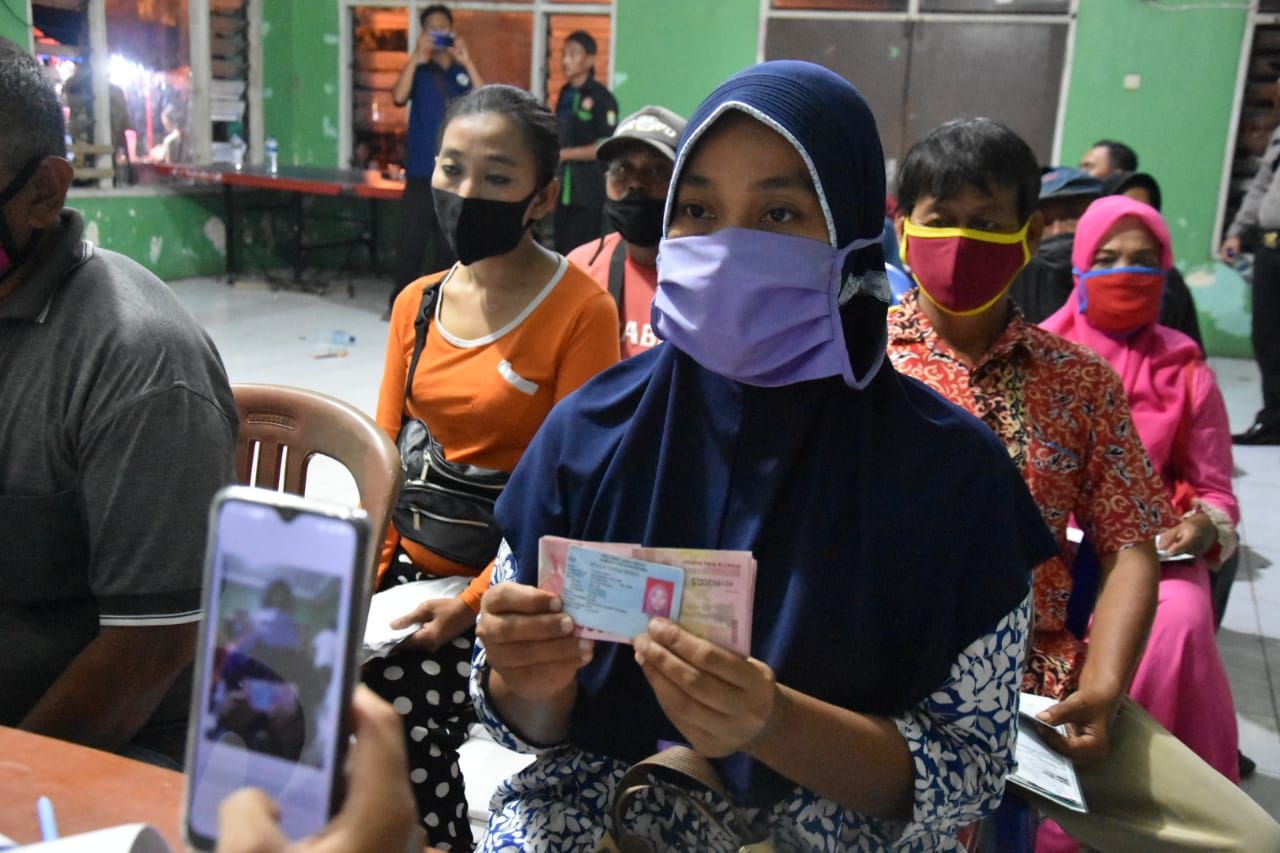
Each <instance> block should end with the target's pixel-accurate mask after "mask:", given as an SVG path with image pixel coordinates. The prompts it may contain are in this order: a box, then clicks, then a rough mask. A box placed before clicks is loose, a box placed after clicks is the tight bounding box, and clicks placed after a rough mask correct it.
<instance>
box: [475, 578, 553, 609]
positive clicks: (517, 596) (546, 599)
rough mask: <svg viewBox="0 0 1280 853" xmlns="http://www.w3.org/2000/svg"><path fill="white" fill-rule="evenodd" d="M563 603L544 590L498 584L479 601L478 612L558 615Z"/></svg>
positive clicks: (518, 585)
mask: <svg viewBox="0 0 1280 853" xmlns="http://www.w3.org/2000/svg"><path fill="white" fill-rule="evenodd" d="M563 609H564V603H563V602H562V601H561V600H560V597H559V596H556V595H552V594H551V593H549V592H547V591H546V590H544V589H538V588H537V587H533V586H528V585H526V584H521V583H500V584H498V585H496V586H494V587H491V588H490V589H489V591H488V592H486V593H485V594H484V598H482V599H481V600H480V610H481V612H482V613H485V614H486V615H487V614H489V613H526V614H536V613H559V612H560V611H561V610H563Z"/></svg>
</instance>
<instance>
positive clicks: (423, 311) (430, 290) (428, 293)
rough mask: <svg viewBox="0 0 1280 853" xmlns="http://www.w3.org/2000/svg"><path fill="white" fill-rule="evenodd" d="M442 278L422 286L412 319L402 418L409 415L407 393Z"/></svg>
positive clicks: (437, 297)
mask: <svg viewBox="0 0 1280 853" xmlns="http://www.w3.org/2000/svg"><path fill="white" fill-rule="evenodd" d="M442 284H444V280H443V279H442V280H441V281H439V282H437V283H435V284H433V285H431V286H430V287H427V288H423V291H422V303H421V304H420V305H419V306H418V316H417V318H415V319H414V321H413V358H411V359H409V373H408V375H407V376H405V380H404V418H405V419H407V418H408V417H409V395H410V394H411V393H413V374H414V373H416V372H417V370H418V360H419V359H421V358H422V351H423V350H424V349H426V346H427V327H429V326H430V325H431V316H432V315H433V314H435V310H436V300H437V299H439V298H440V285H442Z"/></svg>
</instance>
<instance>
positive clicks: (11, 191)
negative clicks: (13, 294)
mask: <svg viewBox="0 0 1280 853" xmlns="http://www.w3.org/2000/svg"><path fill="white" fill-rule="evenodd" d="M43 162H44V157H33V158H31V159H30V160H28V161H27V163H26V165H24V166H23V167H22V168H21V169H19V170H18V174H16V175H14V177H13V180H11V181H9V183H8V184H6V185H5V187H4V189H0V281H3V280H4V279H5V278H6V277H7V276H8V275H9V273H11V272H13V271H14V270H15V269H17V268H18V266H19V265H20V264H21V263H22V262H23V261H25V260H26V259H27V256H28V255H30V254H31V247H32V246H34V245H35V244H36V240H37V239H39V236H40V235H39V234H38V233H33V234H32V235H31V236H30V237H29V238H27V244H26V245H25V246H19V245H18V241H17V240H15V239H14V237H13V232H12V231H10V230H9V220H8V219H6V218H5V215H4V209H5V206H6V205H8V204H9V202H10V201H12V200H13V197H14V196H16V195H17V194H18V193H20V192H22V189H23V188H24V187H25V186H26V185H27V183H28V182H29V181H30V180H31V178H32V176H34V175H35V173H36V170H37V169H39V168H40V164H41V163H43Z"/></svg>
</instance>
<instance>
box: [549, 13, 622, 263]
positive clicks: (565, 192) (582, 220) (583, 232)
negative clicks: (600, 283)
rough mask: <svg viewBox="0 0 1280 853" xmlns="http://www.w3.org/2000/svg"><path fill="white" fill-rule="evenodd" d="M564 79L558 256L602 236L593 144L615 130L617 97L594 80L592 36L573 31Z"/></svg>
mask: <svg viewBox="0 0 1280 853" xmlns="http://www.w3.org/2000/svg"><path fill="white" fill-rule="evenodd" d="M560 63H561V67H562V68H563V69H564V76H565V79H566V80H567V81H568V82H566V83H565V86H564V88H563V89H561V90H560V98H559V100H558V101H556V118H557V119H558V120H559V122H560V164H561V174H560V186H561V195H560V204H559V205H558V206H557V207H556V217H555V248H556V251H557V252H559V253H560V254H562V255H567V254H568V253H569V252H570V251H571V250H572V249H574V248H576V247H578V246H581V245H582V244H583V243H586V242H587V241H589V240H594V239H595V238H597V237H599V236H600V231H601V212H602V208H603V205H604V199H605V194H604V171H603V169H602V168H601V165H600V163H599V162H598V161H597V160H596V145H597V144H598V143H599V142H600V140H602V139H608V138H609V137H610V136H612V135H613V129H614V128H615V127H616V126H617V124H618V102H617V101H616V100H615V99H614V97H613V93H611V92H610V91H609V90H608V89H606V88H605V87H604V84H602V83H601V82H600V81H598V80H596V40H595V39H593V38H592V37H591V34H590V33H587V32H585V31H583V30H575V31H574V32H572V33H570V34H569V36H568V37H567V38H566V39H565V41H564V52H563V54H562V55H561V59H560Z"/></svg>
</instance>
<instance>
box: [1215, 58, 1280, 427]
mask: <svg viewBox="0 0 1280 853" xmlns="http://www.w3.org/2000/svg"><path fill="white" fill-rule="evenodd" d="M1276 91H1277V97H1276V100H1277V102H1280V81H1278V82H1277V84H1276ZM1277 173H1280V127H1277V128H1276V130H1275V132H1274V133H1273V134H1272V135H1271V140H1270V141H1269V142H1268V143H1267V150H1266V152H1265V153H1264V154H1263V155H1262V162H1261V164H1259V166H1258V171H1257V173H1256V174H1255V175H1254V176H1253V180H1251V181H1250V182H1249V190H1248V192H1246V193H1245V196H1244V200H1243V201H1241V202H1240V209H1239V210H1237V211H1236V215H1235V218H1234V219H1232V220H1231V225H1230V226H1229V227H1228V228H1227V236H1226V239H1224V240H1223V241H1222V260H1223V261H1225V262H1226V263H1228V264H1234V263H1235V262H1236V261H1237V260H1238V259H1239V258H1240V253H1241V251H1243V250H1244V248H1245V246H1244V242H1245V241H1248V242H1249V244H1250V246H1249V248H1251V250H1252V251H1253V311H1252V321H1251V325H1252V328H1251V329H1250V331H1251V333H1252V334H1251V336H1252V338H1253V357H1254V358H1255V359H1256V360H1257V362H1258V370H1259V371H1260V372H1261V373H1262V409H1261V410H1260V411H1259V412H1258V413H1257V414H1256V415H1254V418H1253V423H1252V424H1251V425H1250V426H1249V428H1248V429H1247V430H1245V431H1244V432H1242V433H1239V434H1237V435H1233V436H1231V440H1232V441H1233V442H1234V443H1235V444H1280V180H1277V177H1276V176H1277Z"/></svg>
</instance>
